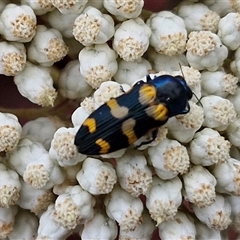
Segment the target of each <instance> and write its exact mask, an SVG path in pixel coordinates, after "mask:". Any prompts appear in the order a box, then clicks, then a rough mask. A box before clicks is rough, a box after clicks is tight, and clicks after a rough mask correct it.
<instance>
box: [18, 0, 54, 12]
mask: <svg viewBox="0 0 240 240" xmlns="http://www.w3.org/2000/svg"><path fill="white" fill-rule="evenodd" d="M21 4H22V5H28V6H30V7H31V8H32V10H33V11H34V12H35V14H36V15H43V14H45V13H47V12H50V11H52V10H53V9H54V6H53V5H52V3H51V1H42V0H34V1H32V0H21Z"/></svg>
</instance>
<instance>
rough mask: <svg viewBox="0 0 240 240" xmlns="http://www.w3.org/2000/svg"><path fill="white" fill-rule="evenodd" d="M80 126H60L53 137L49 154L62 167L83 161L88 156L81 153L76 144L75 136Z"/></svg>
mask: <svg viewBox="0 0 240 240" xmlns="http://www.w3.org/2000/svg"><path fill="white" fill-rule="evenodd" d="M78 129H79V127H78V126H77V127H74V128H65V127H61V128H59V129H58V130H57V131H56V132H55V134H54V136H53V139H52V142H51V147H50V149H49V155H50V157H51V158H52V159H55V160H56V161H57V162H58V164H59V165H60V166H62V167H64V166H72V165H75V164H77V163H79V162H82V161H83V160H84V159H85V158H86V156H85V155H83V154H81V153H79V152H78V150H77V147H76V146H75V145H74V138H75V135H76V133H77V131H78Z"/></svg>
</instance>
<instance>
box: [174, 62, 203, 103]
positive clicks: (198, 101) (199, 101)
mask: <svg viewBox="0 0 240 240" xmlns="http://www.w3.org/2000/svg"><path fill="white" fill-rule="evenodd" d="M178 64H179V67H180V70H181V73H182V76H183V78H184V79H185V77H184V73H183V70H182V65H181V63H178ZM193 95H194V97H195V98H196V99H197V104H200V105H201V107H203V105H202V103H201V100H200V99H199V98H198V97H197V95H196V94H195V93H194V92H193Z"/></svg>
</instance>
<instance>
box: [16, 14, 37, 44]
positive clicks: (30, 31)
mask: <svg viewBox="0 0 240 240" xmlns="http://www.w3.org/2000/svg"><path fill="white" fill-rule="evenodd" d="M11 24H12V26H13V29H12V33H13V35H14V36H15V37H18V38H21V39H23V40H24V39H28V38H33V36H34V35H35V33H36V21H35V19H34V18H32V17H31V16H29V15H25V14H20V15H19V16H18V17H17V18H16V19H15V21H13V22H11Z"/></svg>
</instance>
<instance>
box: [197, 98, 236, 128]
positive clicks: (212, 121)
mask: <svg viewBox="0 0 240 240" xmlns="http://www.w3.org/2000/svg"><path fill="white" fill-rule="evenodd" d="M201 103H202V106H203V111H204V122H203V126H204V127H209V128H214V129H216V130H218V131H224V130H225V129H226V128H227V126H228V125H229V124H230V123H231V122H233V121H234V120H235V119H236V115H237V114H236V111H235V108H234V105H233V103H231V102H230V101H229V100H228V99H225V98H222V97H219V96H215V95H210V96H206V97H203V98H202V99H201Z"/></svg>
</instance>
